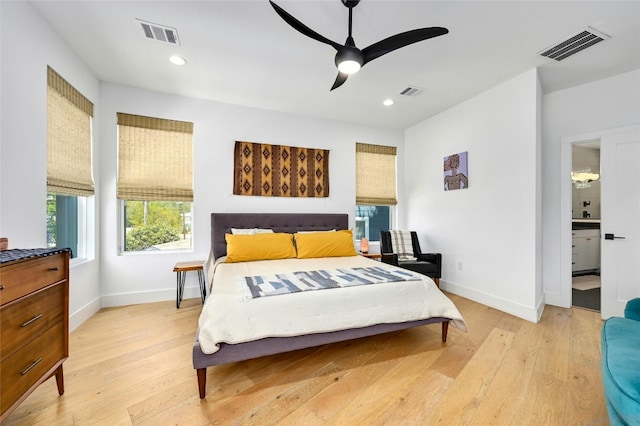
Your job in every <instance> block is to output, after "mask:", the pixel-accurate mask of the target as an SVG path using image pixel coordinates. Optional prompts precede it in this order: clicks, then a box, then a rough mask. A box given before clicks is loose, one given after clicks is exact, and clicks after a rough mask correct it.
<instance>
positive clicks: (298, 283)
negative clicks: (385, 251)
mask: <svg viewBox="0 0 640 426" xmlns="http://www.w3.org/2000/svg"><path fill="white" fill-rule="evenodd" d="M243 279H244V281H245V282H246V284H247V286H248V287H249V290H250V291H251V296H252V297H253V298H254V299H255V298H257V297H264V296H275V295H278V294H289V293H298V292H301V291H310V290H324V289H328V288H340V287H351V286H357V285H368V284H379V283H388V282H396V281H419V280H420V279H421V278H420V276H418V275H415V274H413V273H411V272H409V271H407V270H405V269H392V270H389V269H385V268H381V267H379V266H371V267H366V268H365V267H359V268H345V269H331V270H326V269H321V270H317V271H297V272H290V273H283V274H275V275H259V276H253V277H244V278H243Z"/></svg>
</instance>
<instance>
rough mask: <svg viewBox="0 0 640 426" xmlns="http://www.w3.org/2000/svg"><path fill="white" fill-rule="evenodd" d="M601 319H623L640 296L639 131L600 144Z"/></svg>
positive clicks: (606, 138)
mask: <svg viewBox="0 0 640 426" xmlns="http://www.w3.org/2000/svg"><path fill="white" fill-rule="evenodd" d="M600 173H601V179H602V182H601V184H602V186H601V191H602V192H601V202H602V204H601V206H602V207H601V210H602V212H601V215H602V222H601V227H600V230H601V234H602V237H601V238H602V246H601V250H602V259H601V261H602V265H601V274H602V276H601V280H602V290H601V291H602V293H601V295H602V304H601V313H602V318H603V319H606V318H609V317H611V316H624V307H625V304H626V302H627V300H629V299H633V298H634V297H640V129H634V130H629V131H625V132H621V133H612V134H610V135H603V136H602V139H601V143H600Z"/></svg>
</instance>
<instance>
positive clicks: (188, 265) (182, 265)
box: [173, 260, 207, 309]
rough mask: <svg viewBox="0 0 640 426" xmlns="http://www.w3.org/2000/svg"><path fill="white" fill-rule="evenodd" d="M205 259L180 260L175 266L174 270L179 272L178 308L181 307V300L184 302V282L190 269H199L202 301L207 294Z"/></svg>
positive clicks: (177, 279)
mask: <svg viewBox="0 0 640 426" xmlns="http://www.w3.org/2000/svg"><path fill="white" fill-rule="evenodd" d="M203 267H204V260H196V261H192V262H178V263H176V266H174V267H173V272H177V273H178V275H176V308H178V309H179V308H180V302H182V296H183V294H184V282H185V279H186V278H187V272H188V271H198V281H199V282H200V296H201V297H202V303H203V304H204V299H205V297H206V296H207V290H206V288H205V282H204V271H203Z"/></svg>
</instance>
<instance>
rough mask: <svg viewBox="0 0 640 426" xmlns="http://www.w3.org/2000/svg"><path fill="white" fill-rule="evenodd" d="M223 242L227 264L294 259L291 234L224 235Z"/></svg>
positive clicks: (294, 252) (294, 250)
mask: <svg viewBox="0 0 640 426" xmlns="http://www.w3.org/2000/svg"><path fill="white" fill-rule="evenodd" d="M225 240H226V241H227V260H226V261H227V262H228V263H235V262H248V261H251V260H271V259H289V258H291V257H296V249H295V247H294V246H293V235H292V234H285V233H269V234H254V235H234V234H225Z"/></svg>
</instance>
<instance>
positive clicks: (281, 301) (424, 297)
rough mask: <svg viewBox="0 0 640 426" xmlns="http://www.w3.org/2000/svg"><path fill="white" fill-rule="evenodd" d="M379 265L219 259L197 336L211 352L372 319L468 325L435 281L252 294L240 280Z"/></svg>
mask: <svg viewBox="0 0 640 426" xmlns="http://www.w3.org/2000/svg"><path fill="white" fill-rule="evenodd" d="M358 266H381V267H385V268H390V269H394V268H395V267H392V266H390V265H386V264H384V263H381V262H377V261H375V260H371V259H366V258H364V257H362V256H352V257H334V258H320V259H285V260H263V261H257V262H241V263H224V258H221V259H218V261H216V263H215V265H214V266H213V272H212V271H211V270H209V271H208V272H209V273H208V274H207V275H208V276H209V277H211V276H212V277H213V279H212V280H211V283H210V296H209V297H208V298H207V300H206V302H205V304H204V307H203V309H202V314H201V315H200V320H199V334H198V341H199V342H200V347H201V349H202V351H203V352H204V353H214V352H216V351H217V350H218V349H219V344H220V343H222V342H225V343H243V342H248V341H252V340H257V339H261V338H264V337H288V336H298V335H303V334H310V333H321V332H329V331H336V330H344V329H347V328H357V327H366V326H370V325H374V324H382V323H396V322H406V321H414V320H418V319H426V318H431V317H445V318H450V319H451V320H452V324H453V325H454V326H455V327H457V328H459V329H461V330H465V331H466V326H465V322H464V319H463V318H462V315H461V314H460V312H459V311H458V309H457V308H456V306H455V305H454V304H453V302H452V301H451V300H450V299H449V298H448V297H447V296H445V295H444V294H443V293H442V292H441V291H440V290H439V289H438V287H437V286H436V285H435V283H434V282H433V280H431V279H430V278H428V277H424V280H422V281H404V282H394V283H381V284H374V285H361V286H355V287H347V288H337V289H327V290H317V291H306V292H301V293H293V294H285V295H278V296H269V297H260V298H257V299H252V298H251V295H250V293H249V290H248V288H247V286H246V284H244V283H243V282H242V278H243V277H245V276H254V275H269V274H275V273H281V272H293V271H305V270H307V271H312V270H318V269H337V268H353V267H358Z"/></svg>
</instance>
